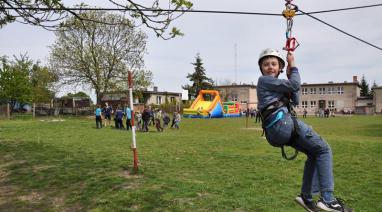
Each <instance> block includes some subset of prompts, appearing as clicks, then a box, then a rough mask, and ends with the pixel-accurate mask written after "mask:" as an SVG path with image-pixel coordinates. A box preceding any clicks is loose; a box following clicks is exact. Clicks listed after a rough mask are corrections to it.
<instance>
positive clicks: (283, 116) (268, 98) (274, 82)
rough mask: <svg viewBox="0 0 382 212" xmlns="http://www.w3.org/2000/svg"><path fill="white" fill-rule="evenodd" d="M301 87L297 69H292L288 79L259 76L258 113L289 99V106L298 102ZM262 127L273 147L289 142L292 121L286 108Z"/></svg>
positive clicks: (280, 109) (266, 121)
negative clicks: (286, 98) (285, 98)
mask: <svg viewBox="0 0 382 212" xmlns="http://www.w3.org/2000/svg"><path fill="white" fill-rule="evenodd" d="M300 87H301V79H300V74H299V73H298V69H297V68H295V67H293V68H292V69H291V74H290V76H289V79H288V80H286V79H278V78H276V77H273V76H261V77H259V80H258V82H257V100H258V106H257V107H258V109H259V111H264V109H266V108H267V107H268V106H269V105H272V104H274V103H275V102H277V101H280V100H281V99H283V98H284V97H288V98H289V97H290V100H291V104H292V105H297V104H298V102H299V95H298V92H299V90H300ZM264 121H265V123H263V126H264V128H265V136H266V137H267V140H268V142H269V143H270V144H271V145H273V146H281V145H283V144H286V143H288V142H289V140H290V137H291V133H292V130H293V129H294V127H293V120H292V118H291V114H290V113H289V111H288V108H287V106H282V107H279V108H278V109H277V110H275V111H274V112H273V113H272V114H270V115H269V116H268V117H267V119H266V120H264Z"/></svg>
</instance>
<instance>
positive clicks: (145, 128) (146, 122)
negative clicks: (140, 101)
mask: <svg viewBox="0 0 382 212" xmlns="http://www.w3.org/2000/svg"><path fill="white" fill-rule="evenodd" d="M150 117H151V115H150V111H149V109H148V108H145V109H144V111H143V113H142V120H143V129H142V131H143V132H148V131H149V121H150Z"/></svg>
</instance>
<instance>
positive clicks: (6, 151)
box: [0, 116, 382, 211]
mask: <svg viewBox="0 0 382 212" xmlns="http://www.w3.org/2000/svg"><path fill="white" fill-rule="evenodd" d="M306 122H308V123H309V124H310V125H312V126H313V128H314V129H315V130H316V131H318V132H319V133H320V134H321V135H322V136H323V137H324V138H325V139H326V140H327V141H328V143H330V145H331V147H332V150H333V154H334V174H335V190H336V195H338V196H340V197H343V198H344V199H345V200H346V202H347V203H348V204H349V205H350V206H352V207H354V208H355V209H356V211H382V203H381V197H382V116H353V117H335V118H329V119H318V118H313V117H308V119H306ZM94 126H95V122H94V121H93V119H86V118H82V119H79V118H78V119H76V118H70V117H67V118H64V121H61V122H52V121H40V120H38V119H36V120H11V121H5V120H0V211H31V210H32V211H88V210H92V211H195V210H196V211H303V210H302V209H301V208H300V206H298V205H297V204H296V203H294V201H293V200H294V197H295V196H296V194H298V193H299V192H300V185H301V178H302V171H303V165H304V160H305V156H304V155H303V154H300V155H299V156H298V158H297V159H296V160H294V161H285V160H283V159H282V158H281V154H280V150H279V149H278V148H274V147H271V146H270V145H269V144H268V143H267V142H266V140H265V139H264V138H262V137H261V136H260V135H261V130H260V126H259V125H256V124H254V123H253V121H251V124H250V127H249V128H248V129H246V128H245V119H241V118H237V119H207V120H201V119H183V120H182V123H181V129H180V130H172V129H168V130H165V131H164V132H163V133H157V132H155V131H154V129H153V128H152V129H151V131H150V132H149V133H138V134H137V143H138V154H139V162H140V163H139V168H140V170H139V174H137V175H132V174H131V171H132V164H133V162H132V152H131V150H130V144H131V133H130V132H126V131H120V130H115V129H112V128H103V129H100V130H98V129H95V128H94Z"/></svg>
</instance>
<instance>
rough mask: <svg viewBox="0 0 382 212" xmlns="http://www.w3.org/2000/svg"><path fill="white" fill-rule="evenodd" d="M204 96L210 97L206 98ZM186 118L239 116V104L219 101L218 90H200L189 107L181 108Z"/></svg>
mask: <svg viewBox="0 0 382 212" xmlns="http://www.w3.org/2000/svg"><path fill="white" fill-rule="evenodd" d="M206 97H210V98H209V99H210V100H208V99H207V98H206ZM183 116H184V117H187V118H223V117H239V116H240V105H239V104H238V103H236V102H223V103H222V102H221V99H220V95H219V91H216V90H201V91H200V92H199V94H198V97H197V98H196V99H195V100H194V102H193V103H192V105H191V107H190V108H185V109H183Z"/></svg>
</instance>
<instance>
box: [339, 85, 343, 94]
mask: <svg viewBox="0 0 382 212" xmlns="http://www.w3.org/2000/svg"><path fill="white" fill-rule="evenodd" d="M337 89H338V90H337V93H338V94H344V87H342V86H338V88H337Z"/></svg>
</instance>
